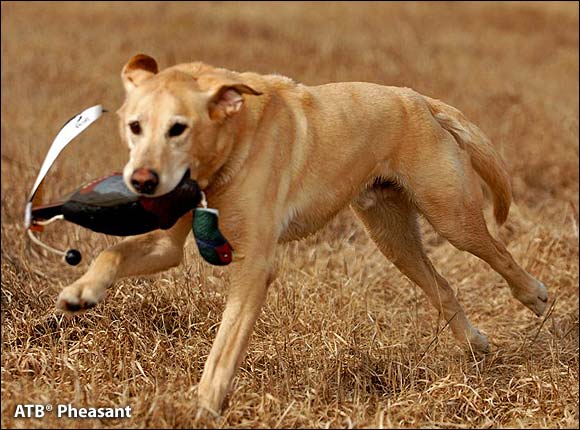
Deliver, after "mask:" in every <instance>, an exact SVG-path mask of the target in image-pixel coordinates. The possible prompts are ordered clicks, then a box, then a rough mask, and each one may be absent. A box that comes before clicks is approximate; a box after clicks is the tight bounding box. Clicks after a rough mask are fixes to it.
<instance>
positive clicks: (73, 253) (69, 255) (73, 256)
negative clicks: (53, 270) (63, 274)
mask: <svg viewBox="0 0 580 430" xmlns="http://www.w3.org/2000/svg"><path fill="white" fill-rule="evenodd" d="M64 259H65V260H66V262H67V263H68V264H70V265H71V266H76V265H77V264H79V263H80V262H81V259H82V256H81V253H80V252H79V251H77V250H76V249H69V250H68V251H67V252H66V255H65V257H64Z"/></svg>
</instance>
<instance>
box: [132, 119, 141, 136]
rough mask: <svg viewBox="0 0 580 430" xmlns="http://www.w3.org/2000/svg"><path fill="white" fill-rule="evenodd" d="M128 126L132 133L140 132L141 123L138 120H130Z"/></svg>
mask: <svg viewBox="0 0 580 430" xmlns="http://www.w3.org/2000/svg"><path fill="white" fill-rule="evenodd" d="M129 128H130V129H131V132H132V133H133V134H141V124H139V121H133V122H130V123H129Z"/></svg>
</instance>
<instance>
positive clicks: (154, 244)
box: [57, 214, 192, 311]
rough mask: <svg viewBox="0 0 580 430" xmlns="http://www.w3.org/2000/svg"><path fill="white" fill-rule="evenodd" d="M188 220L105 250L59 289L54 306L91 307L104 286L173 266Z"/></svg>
mask: <svg viewBox="0 0 580 430" xmlns="http://www.w3.org/2000/svg"><path fill="white" fill-rule="evenodd" d="M191 219H192V218H191V214H188V215H185V216H183V217H182V218H180V219H179V221H177V223H176V224H175V225H174V226H173V227H172V228H171V229H169V230H155V231H152V232H150V233H146V234H142V235H139V236H131V237H129V238H127V239H125V240H123V241H121V242H119V243H118V244H116V245H114V246H112V247H110V248H108V249H106V250H105V251H103V252H102V253H101V254H100V255H99V256H98V257H97V258H96V259H95V261H93V263H92V264H91V267H90V268H89V270H88V271H87V272H86V273H85V274H84V275H83V276H82V277H81V278H79V279H78V280H77V281H75V282H74V283H73V284H72V285H69V286H68V287H66V288H64V289H63V290H62V291H61V293H60V295H59V296H58V301H57V307H58V308H59V309H62V310H68V311H78V310H83V309H88V308H91V307H93V306H95V305H96V304H97V303H99V302H100V301H101V300H102V299H103V298H104V297H105V293H106V291H107V288H108V287H109V286H111V285H112V284H113V283H114V282H115V281H116V280H117V279H119V278H123V277H126V276H134V275H144V274H150V273H155V272H160V271H162V270H166V269H169V268H171V267H174V266H177V265H178V264H179V263H180V262H181V260H182V258H183V245H184V243H185V239H186V238H187V234H188V232H189V231H190V230H191Z"/></svg>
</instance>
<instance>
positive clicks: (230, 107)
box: [208, 84, 262, 120]
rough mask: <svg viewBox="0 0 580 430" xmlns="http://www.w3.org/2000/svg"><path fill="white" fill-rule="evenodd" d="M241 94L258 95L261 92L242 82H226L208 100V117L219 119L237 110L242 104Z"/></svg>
mask: <svg viewBox="0 0 580 430" xmlns="http://www.w3.org/2000/svg"><path fill="white" fill-rule="evenodd" d="M242 94H251V95H254V96H259V95H261V94H262V93H261V92H259V91H256V90H254V89H253V88H251V87H249V86H247V85H244V84H226V85H222V86H220V87H219V88H218V89H217V90H215V92H214V93H213V95H212V96H211V98H210V100H209V102H208V111H209V117H210V118H211V119H214V120H221V119H224V118H226V117H228V116H231V115H234V114H235V113H236V112H239V111H240V109H241V108H242V105H243V104H244V97H243V96H242Z"/></svg>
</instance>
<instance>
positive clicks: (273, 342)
mask: <svg viewBox="0 0 580 430" xmlns="http://www.w3.org/2000/svg"><path fill="white" fill-rule="evenodd" d="M137 52H145V53H148V54H151V55H153V56H154V57H156V58H157V59H158V60H159V62H160V64H161V66H162V67H165V66H168V65H171V64H174V63H175V62H185V61H191V60H203V61H205V62H208V63H210V64H215V65H220V66H225V67H228V68H232V69H236V70H254V71H258V72H264V73H269V72H279V73H282V74H286V75H289V76H292V77H294V78H296V79H297V80H300V81H302V82H304V83H308V84H318V83H323V82H329V81H342V80H363V81H373V82H377V83H383V84H389V85H399V86H409V87H412V88H414V89H416V90H418V91H419V92H422V93H424V94H427V95H430V96H432V97H436V98H440V99H442V100H444V101H446V102H448V103H450V104H452V105H454V106H456V107H458V108H459V109H461V110H462V111H463V112H464V113H465V114H466V115H467V116H468V117H469V118H470V119H472V120H473V121H474V122H475V123H476V124H478V125H479V126H480V127H481V128H482V129H483V130H484V131H485V132H486V133H487V134H488V135H489V137H490V138H491V139H492V141H493V142H494V144H495V145H496V146H497V147H498V148H499V149H500V151H501V153H502V154H503V156H504V157H505V160H506V161H507V163H508V166H509V170H510V172H511V174H512V178H513V187H514V198H515V205H514V206H513V207H512V212H511V214H510V217H509V220H508V223H507V225H506V226H505V227H504V228H502V229H501V231H500V235H501V237H502V238H503V239H504V240H505V241H506V242H507V243H508V247H509V249H510V251H511V252H512V253H513V255H514V257H515V258H516V259H517V260H518V261H519V262H521V264H522V265H523V266H524V267H525V268H526V269H527V270H529V271H530V272H531V273H532V274H534V275H535V276H537V277H538V278H540V279H541V280H542V281H544V282H545V283H546V285H547V286H548V288H549V292H550V302H551V308H550V312H549V313H548V314H547V315H546V316H545V317H543V318H536V317H535V316H534V315H532V313H531V312H530V311H528V310H527V309H525V308H524V307H523V306H522V305H521V304H519V303H518V302H516V301H515V300H513V299H512V298H511V295H510V293H509V289H508V288H507V286H506V284H505V282H504V281H503V280H502V279H501V278H500V277H499V275H497V274H496V273H495V272H493V271H492V270H491V269H490V268H489V267H488V266H487V265H486V264H484V263H483V262H481V261H480V260H478V259H476V258H475V257H472V256H471V255H468V254H466V253H462V252H459V251H457V250H455V249H454V248H452V247H451V246H450V245H448V244H447V243H444V242H443V241H441V240H440V239H439V238H438V237H437V236H436V235H435V233H433V231H432V230H431V229H430V228H429V226H428V225H423V229H424V234H425V240H426V242H427V244H428V247H429V254H430V256H431V258H432V260H433V261H434V262H435V265H436V266H437V267H438V268H439V269H440V271H441V272H442V273H443V274H444V276H446V277H447V278H448V279H449V280H450V282H451V283H452V285H453V286H454V288H456V290H457V293H458V295H459V298H460V301H461V302H462V303H463V305H464V307H465V309H466V311H467V313H468V315H469V316H470V317H471V319H472V321H473V322H474V323H475V324H476V325H478V326H479V327H480V328H481V329H482V330H483V331H484V332H486V333H487V334H488V336H489V337H490V340H491V341H492V344H493V352H491V353H490V354H489V355H488V356H487V357H485V359H483V360H476V359H475V358H474V357H472V356H471V355H470V354H465V353H463V352H462V351H461V350H460V349H459V348H458V347H457V346H456V344H455V342H454V340H453V339H452V337H451V335H450V333H449V330H448V328H447V327H445V326H444V324H443V323H442V321H441V320H439V319H438V316H437V313H436V312H435V311H434V309H433V308H432V307H431V306H430V305H429V303H428V302H427V300H426V298H425V296H424V295H423V293H422V292H421V291H420V289H419V288H417V287H416V286H414V285H413V284H412V283H411V282H410V281H408V280H407V279H406V278H405V277H403V276H402V275H401V274H400V273H399V272H398V271H397V270H396V269H395V268H394V267H393V266H392V264H391V263H388V262H386V261H385V260H384V259H383V258H382V256H381V255H380V254H378V253H377V251H376V249H375V247H374V246H373V244H372V243H371V242H370V240H369V239H368V238H367V236H366V235H365V233H364V231H363V228H362V226H361V225H360V224H359V223H358V222H357V221H356V220H355V219H354V217H353V216H352V215H351V214H350V213H349V212H344V213H341V214H340V215H339V216H338V217H337V218H336V219H335V220H334V221H333V222H332V223H331V224H330V225H329V226H328V227H327V228H325V229H324V230H323V231H321V232H320V233H319V234H318V235H317V236H315V237H313V238H311V239H308V240H306V241H302V242H299V243H294V244H290V245H288V246H285V247H283V248H282V249H281V250H280V252H279V258H278V262H279V266H280V271H279V277H278V279H277V281H276V282H275V283H274V284H273V286H272V288H271V291H270V294H269V298H268V302H267V305H266V306H265V308H264V311H263V313H262V315H261V318H260V320H259V322H258V324H257V327H256V331H255V334H254V336H253V338H252V343H251V346H250V349H249V353H248V356H247V358H246V360H245V361H244V362H243V365H242V369H241V370H240V371H239V373H238V376H237V377H236V379H235V382H234V387H233V390H232V392H231V395H230V396H229V407H228V408H227V409H226V410H225V412H224V415H223V417H222V418H220V419H218V420H217V421H215V422H210V421H205V420H204V421H199V422H196V421H195V418H194V417H195V412H196V407H195V402H194V399H195V386H196V383H197V381H198V380H199V377H200V374H201V371H202V366H203V363H204V361H205V358H206V356H207V354H208V352H209V349H210V346H211V343H212V340H213V338H214V336H215V333H216V327H217V326H218V323H219V320H220V315H221V312H222V310H223V306H224V298H225V295H226V293H227V271H224V270H221V269H218V268H213V267H209V266H208V265H207V264H205V263H203V262H201V261H200V258H199V257H198V256H197V253H196V250H195V246H193V245H191V244H190V245H189V246H188V250H187V256H186V259H185V262H184V263H183V264H182V265H181V266H180V267H179V268H177V269H174V270H171V271H169V272H166V273H163V274H160V275H158V276H153V277H150V278H140V279H128V280H124V281H122V282H119V283H118V284H117V285H115V286H114V287H113V288H111V290H110V292H109V295H108V297H107V299H106V301H105V302H104V303H103V304H101V305H99V306H98V307H97V308H96V309H94V310H91V311H90V312H87V313H85V314H83V315H77V316H72V317H65V316H63V315H60V314H58V313H56V312H55V308H54V302H55V299H56V297H57V294H58V292H59V291H60V289H61V288H62V287H64V286H66V285H67V284H68V283H70V282H71V281H73V280H74V279H75V278H76V277H78V276H80V274H81V273H82V272H83V270H85V269H86V268H87V264H88V260H90V258H91V257H94V256H96V255H97V253H98V252H99V251H100V250H102V249H103V248H104V247H106V246H107V245H109V244H111V243H114V242H115V241H116V240H118V239H117V238H110V237H105V236H103V235H98V234H93V233H91V232H89V231H87V230H83V229H81V228H78V227H76V226H74V225H72V224H67V225H61V226H58V227H54V228H52V229H50V231H49V232H47V233H46V234H45V236H44V237H45V240H46V241H47V242H48V243H52V244H58V245H59V246H61V247H63V248H64V247H66V246H70V245H75V246H78V247H80V249H81V251H83V252H84V255H85V261H84V262H83V263H82V264H81V265H80V266H79V267H78V268H71V267H67V266H66V265H65V264H63V263H62V262H61V261H60V260H58V259H57V258H55V257H53V256H45V255H43V254H42V253H38V251H35V250H31V249H29V248H28V247H27V246H26V245H25V244H26V241H25V236H24V232H23V229H22V214H23V206H24V202H25V200H26V195H27V193H28V191H29V189H30V187H31V185H32V183H33V181H34V178H35V176H36V174H37V172H38V169H39V167H40V163H41V161H42V159H43V157H44V155H45V153H46V150H47V148H48V145H49V144H50V142H51V141H52V139H53V137H54V136H55V133H56V132H57V130H58V128H59V127H60V125H61V124H62V123H63V122H64V121H65V120H66V119H68V118H69V117H70V116H72V115H73V114H75V113H76V112H78V111H80V110H81V109H82V108H84V107H87V106H90V105H92V104H95V103H103V104H104V105H105V106H106V107H108V108H109V109H111V110H115V109H116V108H117V107H119V106H120V104H121V101H122V97H123V90H122V86H121V82H120V79H119V73H120V70H121V67H122V66H123V64H124V63H125V62H126V60H127V59H128V58H129V57H130V56H131V55H133V54H135V53H137ZM2 66H3V68H2V128H1V133H2V136H1V137H2V347H3V348H2V427H5V428H23V427H38V428H41V427H43V428H48V427H55V428H56V427H61V428H64V427H152V428H155V427H157V428H158V427H191V426H219V427H270V428H275V427H285V428H293V427H314V428H319V427H359V428H364V427H408V428H412V427H455V428H463V427H530V428H531V427H536V428H537V427H576V428H578V71H579V70H578V4H577V3H568V4H554V3H500V4H491V3H477V4H467V3H432V4H424V3H404V4H396V3H369V4H361V3H358V2H357V3H324V4H321V3H317V4H312V3H287V4H278V3H277V4H263V3H255V4H247V3H243V4H242V3H223V2H211V3H195V4H191V3H170V4H166V3H164V4H159V3H147V4H143V3H130V4H120V3H112V2H111V3H98V4H95V3H87V4H80V3H68V2H67V3H60V4H55V3H41V4H30V3H28V2H22V3H18V4H17V3H10V2H2ZM347 144H348V142H345V145H347ZM126 158H127V153H126V150H125V148H123V147H121V145H120V143H119V139H118V137H117V129H116V119H115V118H114V116H113V115H110V117H107V118H106V119H103V120H101V121H100V123H99V124H98V125H96V126H93V127H92V128H91V129H90V130H89V131H88V132H87V133H86V135H83V136H82V137H81V138H80V139H79V141H77V142H76V143H74V144H73V145H72V147H71V148H69V149H67V150H66V151H65V154H64V155H63V157H62V158H61V159H60V160H59V162H58V163H57V165H56V167H55V169H54V171H53V172H52V173H51V175H50V176H49V178H48V181H47V187H46V188H47V193H46V200H49V199H51V198H54V197H57V196H59V195H61V194H62V193H64V192H67V191H69V190H71V189H73V188H75V187H76V186H78V185H80V184H81V183H82V182H83V181H85V180H88V179H90V178H93V177H95V176H98V175H101V174H105V173H108V172H110V171H112V170H116V169H120V168H121V167H122V166H123V164H124V162H125V160H126ZM69 402H70V403H73V404H74V405H76V406H79V407H89V406H92V407H105V406H107V407H109V406H125V405H130V406H131V407H132V409H133V418H131V419H130V420H125V421H124V420H101V421H99V420H86V421H82V420H67V419H60V420H59V419H56V417H55V416H54V415H49V416H47V417H46V418H45V419H42V420H35V419H15V418H13V415H14V411H15V407H16V405H17V404H22V403H52V404H57V403H69Z"/></svg>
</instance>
